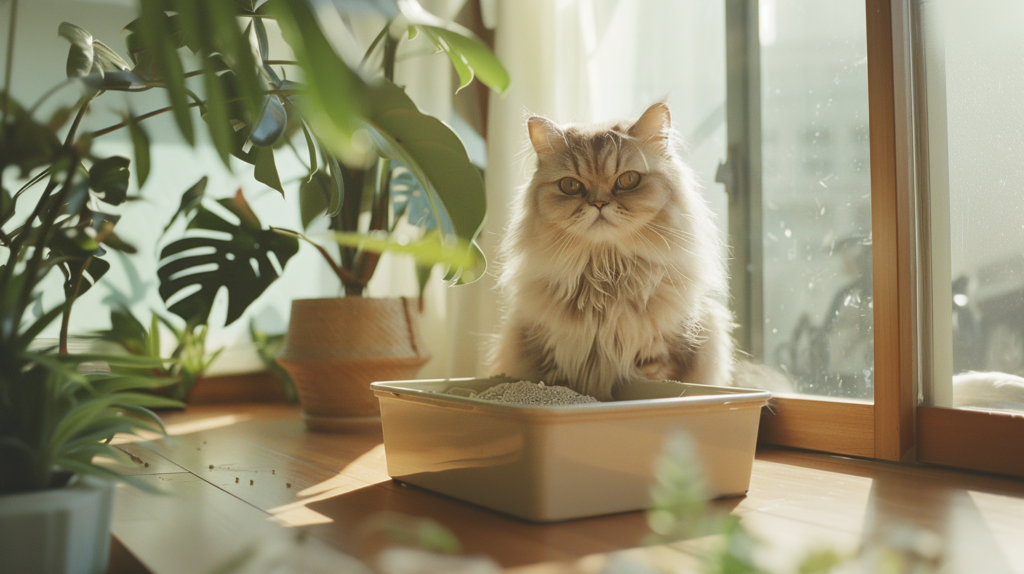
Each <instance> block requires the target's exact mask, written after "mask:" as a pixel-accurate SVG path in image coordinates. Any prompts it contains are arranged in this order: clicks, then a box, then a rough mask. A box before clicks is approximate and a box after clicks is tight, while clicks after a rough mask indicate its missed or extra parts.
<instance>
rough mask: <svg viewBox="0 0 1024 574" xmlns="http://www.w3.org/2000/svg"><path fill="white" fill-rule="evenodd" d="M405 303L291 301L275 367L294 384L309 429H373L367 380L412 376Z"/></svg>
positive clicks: (375, 421) (418, 348) (413, 333)
mask: <svg viewBox="0 0 1024 574" xmlns="http://www.w3.org/2000/svg"><path fill="white" fill-rule="evenodd" d="M417 318H418V314H417V311H416V309H415V305H414V304H413V303H412V302H410V301H409V300H408V299H405V298H399V299H369V298H364V297H340V298H333V299H297V300H295V301H292V314H291V319H290V320H289V324H288V337H287V340H286V342H285V348H284V351H283V352H282V353H281V356H280V357H279V358H278V363H280V364H281V366H282V367H284V369H285V370H287V371H288V374H290V375H291V376H292V379H293V380H294V381H295V388H296V390H297V391H298V393H299V400H300V402H301V403H302V408H303V411H304V412H303V418H304V419H305V421H306V426H307V427H308V428H309V429H310V430H318V431H334V432H343V431H349V430H357V429H371V428H372V429H376V428H380V404H379V403H378V401H377V398H376V397H375V396H374V394H373V391H371V390H370V383H373V382H375V381H389V380H403V379H410V378H415V377H416V373H418V372H419V370H420V368H422V367H423V365H424V364H426V362H427V361H429V360H430V355H427V354H424V353H423V352H422V348H423V346H422V344H421V342H420V339H419V334H418V329H417Z"/></svg>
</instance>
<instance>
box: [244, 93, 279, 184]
mask: <svg viewBox="0 0 1024 574" xmlns="http://www.w3.org/2000/svg"><path fill="white" fill-rule="evenodd" d="M287 124H288V114H287V113H286V112H285V110H284V104H282V103H281V100H280V99H279V98H278V97H277V96H273V95H270V96H267V97H266V98H264V101H263V108H262V110H260V115H259V117H258V118H257V120H256V124H255V125H254V126H253V128H252V132H251V133H250V134H249V140H250V141H252V143H253V145H257V146H260V147H268V146H272V145H274V144H276V143H277V142H278V140H280V139H281V134H283V133H284V128H285V126H287ZM257 166H258V164H257Z"/></svg>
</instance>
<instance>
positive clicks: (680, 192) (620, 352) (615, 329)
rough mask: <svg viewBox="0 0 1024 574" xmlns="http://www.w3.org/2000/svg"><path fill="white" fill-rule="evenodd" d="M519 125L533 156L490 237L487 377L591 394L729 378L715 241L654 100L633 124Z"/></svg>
mask: <svg viewBox="0 0 1024 574" xmlns="http://www.w3.org/2000/svg"><path fill="white" fill-rule="evenodd" d="M528 123H529V132H530V141H531V142H532V144H533V148H534V150H536V152H537V161H538V165H537V171H536V173H535V174H534V176H533V180H532V181H531V182H530V185H529V186H528V187H527V188H526V189H525V191H524V192H523V193H522V194H521V195H520V197H519V198H518V200H517V201H518V206H517V209H516V213H515V216H514V220H513V222H512V225H511V228H510V229H509V232H508V234H507V236H506V237H505V240H504V242H503V243H502V246H501V272H500V278H499V287H500V289H501V291H502V294H503V296H504V299H505V309H504V311H505V315H504V319H503V324H502V329H501V332H500V334H499V336H498V340H497V344H496V345H495V347H494V349H493V350H492V354H491V371H492V373H495V374H498V373H504V374H506V375H508V376H512V377H521V378H524V379H533V380H543V381H545V382H548V383H550V384H560V385H566V386H568V387H570V388H572V389H574V390H576V391H577V392H580V393H584V394H588V395H591V396H593V397H596V398H598V399H601V400H609V399H611V398H612V391H613V389H614V388H615V387H616V385H619V384H621V383H624V382H627V381H630V380H633V379H636V378H641V377H642V378H648V379H672V380H677V381H685V382H692V383H703V384H711V385H728V384H730V383H731V382H732V371H733V368H734V361H733V342H732V339H731V336H730V331H731V330H732V328H733V322H732V315H731V313H730V312H729V311H728V309H726V308H725V307H724V306H723V305H722V304H721V303H720V302H719V300H720V299H721V298H722V296H723V294H724V293H725V290H726V288H727V277H726V266H725V259H724V250H723V246H722V244H721V242H720V240H719V233H718V230H717V228H716V225H715V218H714V215H713V214H712V212H711V210H710V209H709V208H708V206H707V204H706V202H705V201H704V199H703V198H702V197H701V196H700V194H699V193H698V190H697V186H696V184H695V181H694V175H693V172H692V171H691V170H690V168H688V167H687V166H686V165H684V164H683V162H682V161H681V160H680V159H679V157H678V156H677V155H676V153H675V150H674V145H673V139H674V137H675V136H674V132H673V131H672V122H671V116H670V113H669V108H668V106H667V105H665V104H664V103H657V104H654V105H653V106H651V107H650V108H648V110H647V111H645V112H644V113H643V115H642V116H640V118H639V119H638V120H636V121H635V122H620V123H613V124H608V125H600V126H580V125H565V126H559V125H556V124H555V123H553V122H552V121H550V120H548V119H546V118H542V117H532V118H530V119H529V122H528Z"/></svg>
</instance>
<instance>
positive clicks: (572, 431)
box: [370, 378, 771, 522]
mask: <svg viewBox="0 0 1024 574" xmlns="http://www.w3.org/2000/svg"><path fill="white" fill-rule="evenodd" d="M507 381H509V379H499V378H491V379H445V380H419V381H390V382H378V383H373V384H372V385H370V386H371V388H372V389H373V391H374V393H375V394H376V395H377V397H378V398H379V399H380V410H381V420H382V424H383V428H384V450H385V453H386V457H387V466H388V474H389V475H390V476H391V477H392V478H394V479H397V480H400V481H403V482H407V483H409V484H414V485H416V486H420V487H423V488H426V489H429V490H433V491H435V492H439V493H441V494H445V495H448V496H451V497H454V498H458V499H460V500H464V501H467V502H471V503H474V504H478V505H480V506H484V507H486V508H490V509H492V510H497V511H499V512H503V513H506V514H510V515H512V516H516V517H518V518H523V519H526V520H530V521H534V522H554V521H559V520H569V519H573V518H582V517H586V516H597V515H601V514H612V513H617V512H628V511H633V510H641V509H644V508H647V507H649V506H650V500H651V498H650V496H651V495H650V489H651V486H652V485H653V483H654V472H653V469H654V464H655V461H656V460H657V458H658V456H659V455H660V454H661V452H662V447H663V446H664V443H665V439H666V437H667V436H668V435H669V434H671V433H672V432H673V431H680V430H681V431H685V432H687V433H689V434H690V436H691V437H692V439H693V441H694V443H695V444H696V446H697V452H698V456H699V458H700V460H701V463H702V464H703V467H704V477H705V480H706V482H707V486H708V490H709V494H710V495H711V496H712V497H715V498H718V497H728V496H742V495H744V494H746V492H747V489H748V488H749V486H750V471H751V468H752V466H753V461H754V448H755V446H756V443H757V427H758V422H759V420H760V413H761V407H762V406H764V405H765V404H767V401H768V399H769V398H770V397H771V394H770V393H769V392H768V391H758V390H748V389H738V388H734V387H712V386H707V385H695V384H687V383H676V382H671V381H636V382H634V383H632V384H630V385H629V386H627V387H625V388H623V389H622V392H620V393H618V394H617V396H616V400H615V401H612V402H606V403H587V404H576V405H559V406H534V405H518V404H508V403H498V402H492V401H485V400H480V399H474V398H467V397H463V396H456V395H449V394H446V393H447V391H448V390H449V389H450V388H453V387H457V388H461V389H471V390H473V391H476V392H481V391H483V390H485V389H487V388H490V387H492V386H494V385H496V384H498V383H502V382H507Z"/></svg>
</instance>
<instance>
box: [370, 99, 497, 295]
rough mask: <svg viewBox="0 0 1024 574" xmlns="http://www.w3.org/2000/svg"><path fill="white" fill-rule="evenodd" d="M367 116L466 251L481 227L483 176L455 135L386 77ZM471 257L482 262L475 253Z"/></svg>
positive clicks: (385, 148)
mask: <svg viewBox="0 0 1024 574" xmlns="http://www.w3.org/2000/svg"><path fill="white" fill-rule="evenodd" d="M366 119H367V127H368V129H369V131H370V134H371V137H372V138H373V141H374V143H375V145H376V146H377V147H378V149H379V151H380V154H381V155H382V156H384V157H386V158H390V159H396V160H398V161H400V162H402V164H404V165H405V166H406V167H407V168H409V171H411V172H412V173H413V175H415V176H416V179H417V180H418V181H419V182H420V183H421V184H422V185H423V188H424V189H425V190H426V191H427V198H428V199H429V200H430V201H431V204H432V206H433V214H434V218H435V219H436V221H437V222H438V224H439V225H440V224H441V222H442V216H441V213H442V209H444V210H445V211H447V213H448V217H449V220H450V221H451V225H452V228H453V230H454V232H455V235H456V236H458V238H459V239H460V240H462V243H464V244H465V245H466V246H467V249H468V248H469V246H471V245H472V244H473V242H474V241H475V240H476V237H477V235H479V233H480V229H481V228H482V227H483V223H484V215H485V213H486V211H487V203H486V202H487V199H486V193H485V191H484V182H483V178H482V177H481V175H480V172H479V170H477V168H476V166H474V165H473V163H472V162H471V161H470V160H469V155H468V154H467V153H466V148H465V147H463V145H462V141H461V140H460V139H459V137H458V136H457V135H455V133H454V132H452V131H451V129H450V128H448V126H446V125H444V123H443V122H441V121H440V120H438V119H437V118H435V117H433V116H430V115H427V114H424V113H422V112H420V111H419V109H417V108H416V105H415V104H414V103H413V102H412V100H411V99H409V96H407V95H406V94H405V91H404V90H402V89H401V88H399V87H398V86H396V85H395V84H393V83H391V82H388V81H386V80H384V81H382V83H381V84H380V85H379V86H377V88H376V89H375V98H374V100H373V107H372V108H371V110H370V113H369V114H368V116H367V118H366ZM435 198H437V199H439V200H440V203H441V204H442V205H443V208H442V206H441V205H437V204H436V202H435ZM477 251H479V250H478V249H477ZM471 258H472V260H474V261H479V260H480V259H479V257H478V256H477V255H476V254H473V255H472V257H471ZM474 275H476V276H477V277H479V275H477V274H476V273H474Z"/></svg>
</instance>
